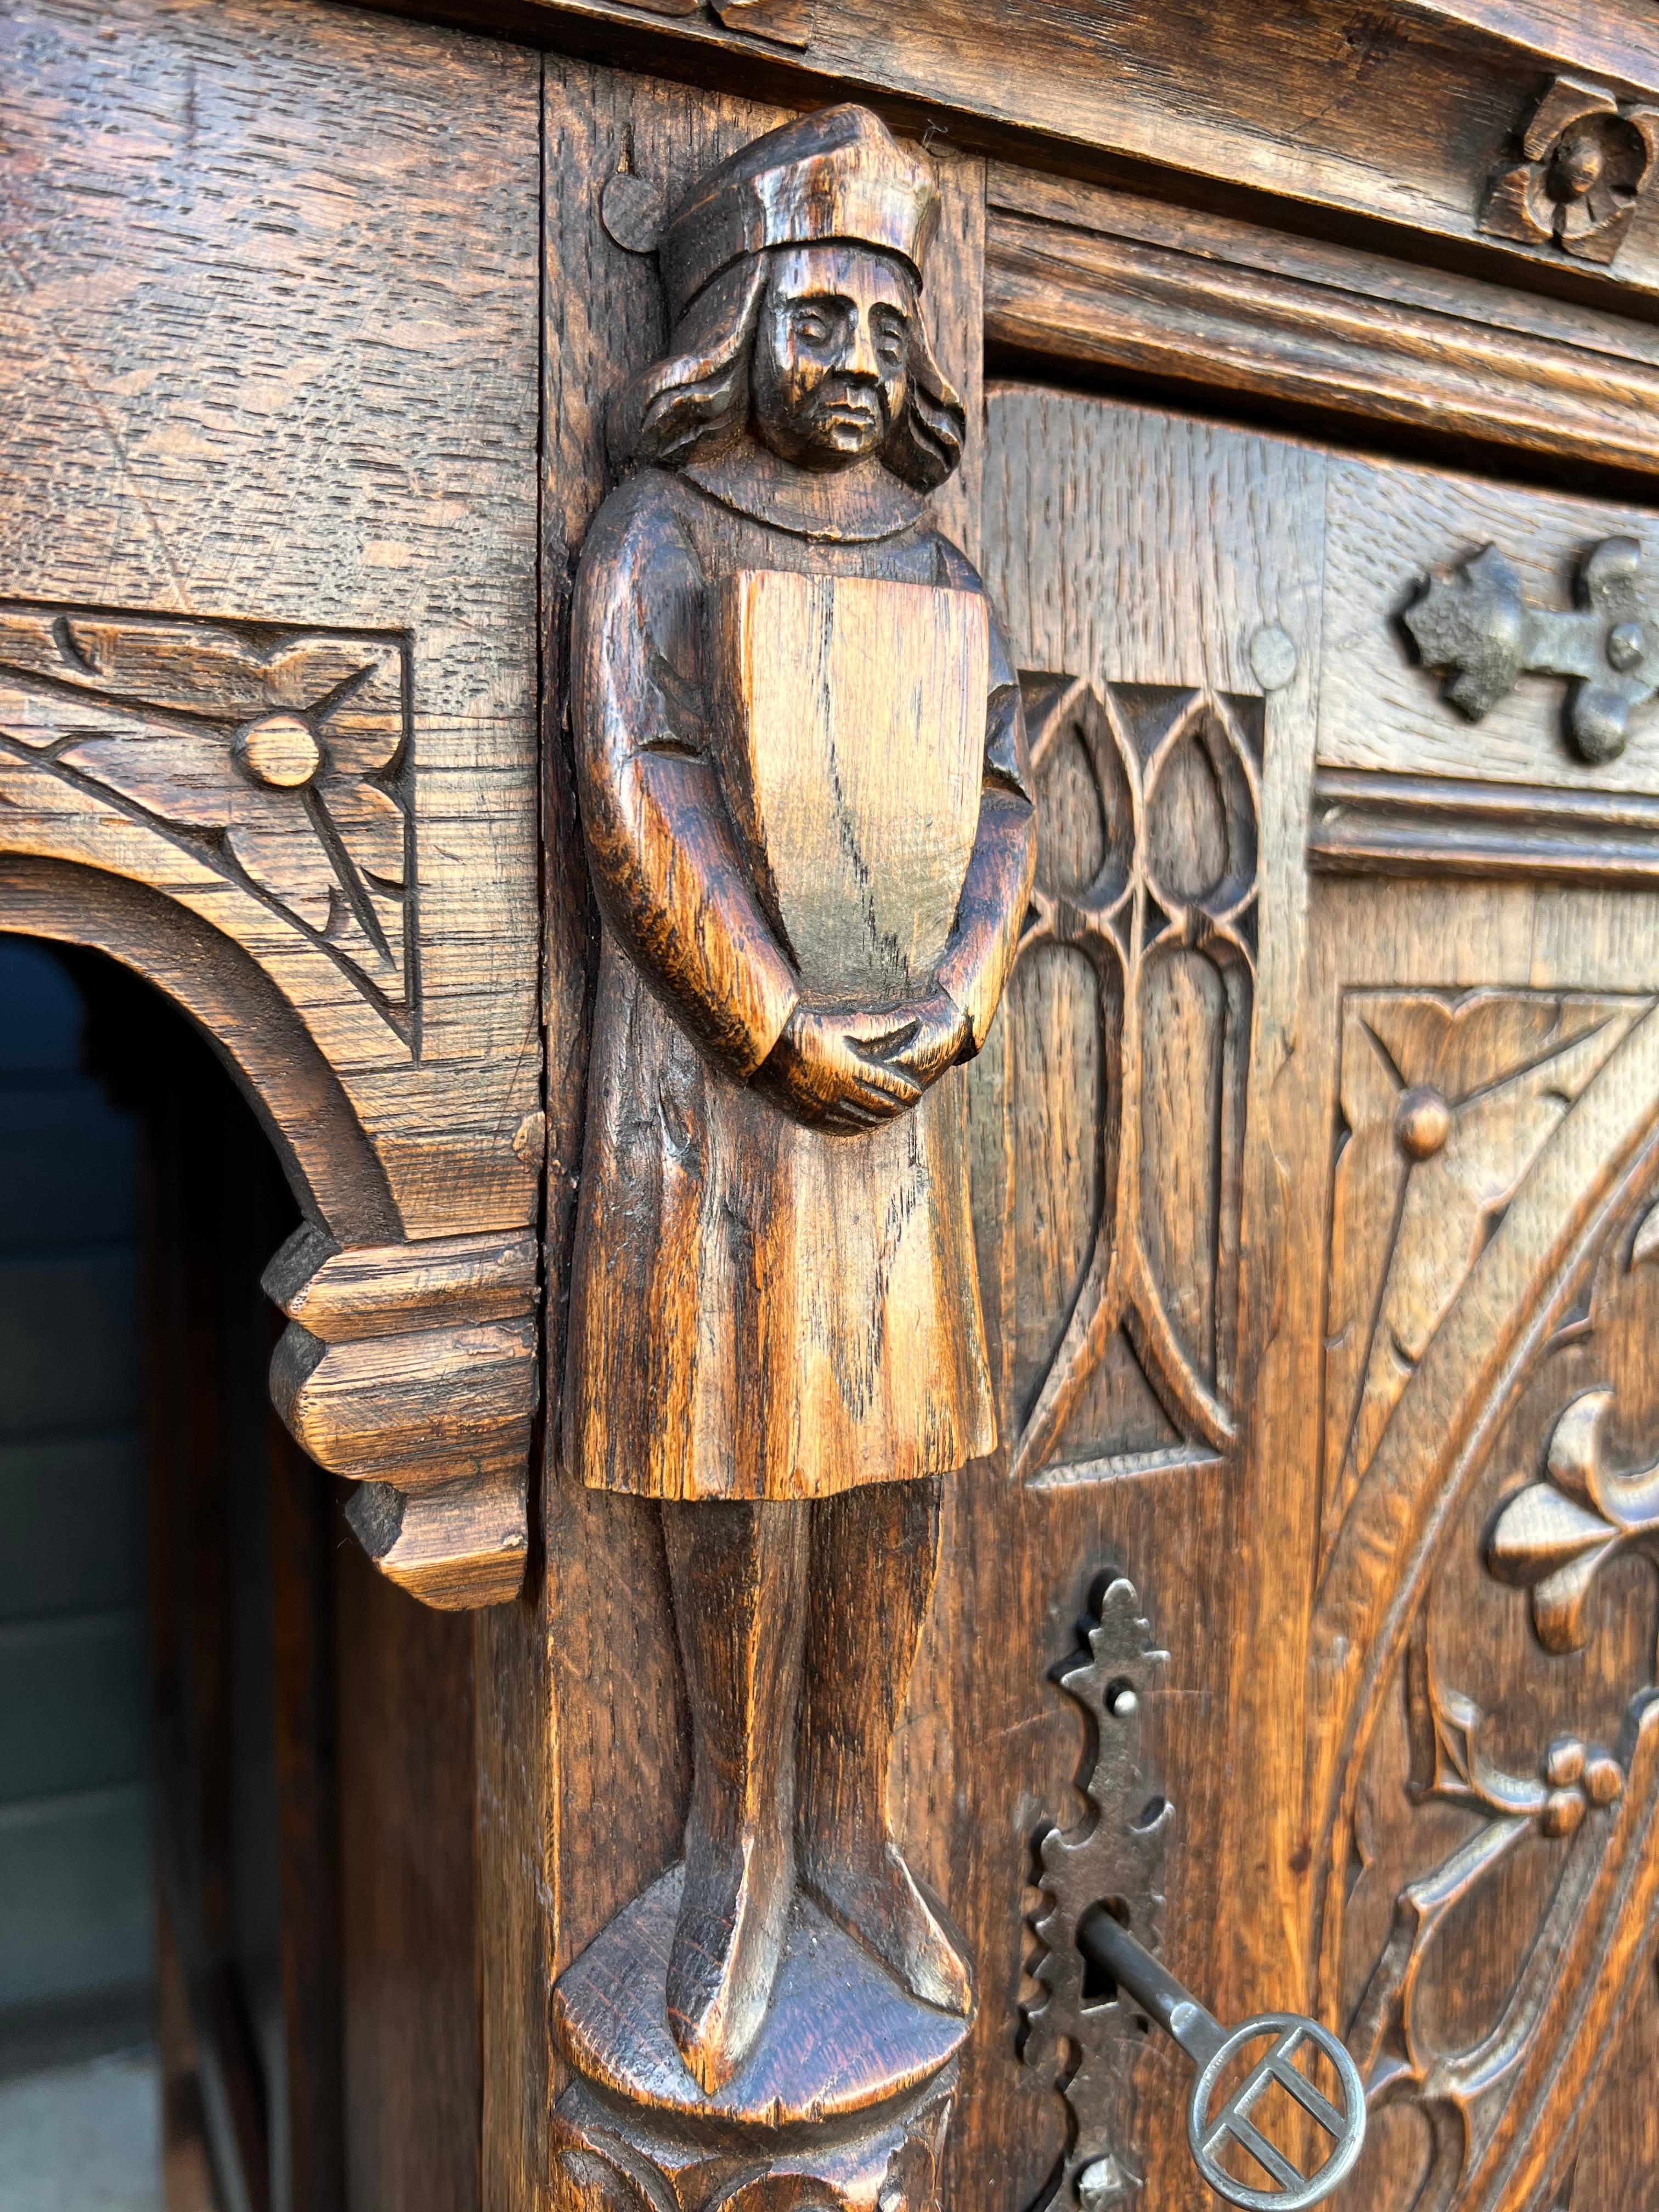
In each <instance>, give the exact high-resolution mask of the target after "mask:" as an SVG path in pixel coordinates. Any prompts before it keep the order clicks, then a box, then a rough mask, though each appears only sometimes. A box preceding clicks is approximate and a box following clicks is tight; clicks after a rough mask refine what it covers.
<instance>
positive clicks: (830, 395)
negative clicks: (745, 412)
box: [751, 246, 916, 469]
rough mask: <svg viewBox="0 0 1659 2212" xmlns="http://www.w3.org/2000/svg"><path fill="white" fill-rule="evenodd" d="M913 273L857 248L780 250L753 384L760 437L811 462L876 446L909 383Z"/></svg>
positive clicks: (843, 458) (819, 465)
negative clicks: (911, 277)
mask: <svg viewBox="0 0 1659 2212" xmlns="http://www.w3.org/2000/svg"><path fill="white" fill-rule="evenodd" d="M915 311H916V301H915V286H914V285H913V283H912V282H911V279H910V277H909V276H908V274H907V272H906V271H905V270H903V269H902V268H901V267H900V266H899V264H897V263H896V262H894V261H890V260H889V259H888V258H887V257H886V256H885V255H884V254H880V253H877V252H872V251H870V250H868V249H866V248H863V247H860V246H791V247H789V248H787V250H785V251H783V252H779V253H776V254H775V255H774V257H773V259H772V264H771V268H770V270H769V278H768V283H767V290H766V298H765V301H764V303H763V306H762V308H761V318H760V326H759V328H758V330H757V332H756V336H755V359H754V374H753V381H752V386H751V395H752V404H753V409H754V427H755V433H756V435H757V437H758V438H759V439H760V440H761V441H762V442H763V444H765V445H768V446H769V447H771V448H772V450H773V452H774V453H780V454H781V455H782V457H783V458H784V459H785V460H787V461H794V462H796V463H797V464H798V465H799V466H801V467H803V468H813V469H835V468H844V467H845V466H846V465H847V464H848V462H849V461H856V460H860V459H863V457H864V456H865V455H866V453H877V452H878V451H879V450H880V448H881V447H883V446H884V444H885V443H886V441H887V434H888V432H889V430H890V428H892V426H893V424H894V423H895V422H896V421H897V419H898V416H899V413H900V411H901V410H902V408H903V406H904V404H905V400H906V398H907V397H908V386H909V380H910V319H911V317H912V316H913V315H914V314H915Z"/></svg>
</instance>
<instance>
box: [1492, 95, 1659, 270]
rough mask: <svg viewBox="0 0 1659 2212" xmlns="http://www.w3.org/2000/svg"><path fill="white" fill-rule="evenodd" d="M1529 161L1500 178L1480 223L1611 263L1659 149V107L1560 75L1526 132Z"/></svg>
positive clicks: (1498, 233) (1501, 234)
mask: <svg viewBox="0 0 1659 2212" xmlns="http://www.w3.org/2000/svg"><path fill="white" fill-rule="evenodd" d="M1521 151H1522V157H1523V158H1522V161H1520V162H1519V163H1518V164H1516V165H1514V166H1506V167H1504V168H1502V169H1500V170H1499V171H1498V173H1497V175H1496V176H1495V177H1494V178H1493V179H1492V186H1491V189H1490V191H1489V192H1488V194H1487V197H1486V206H1485V208H1484V209H1483V210H1481V215H1480V228H1481V229H1482V230H1484V231H1486V232H1488V233H1489V234H1491V235H1492V236H1493V237H1496V238H1512V239H1515V240H1518V241H1519V242H1520V243H1521V244H1522V245H1523V246H1547V245H1548V244H1549V242H1550V240H1552V239H1553V240H1554V241H1555V243H1556V244H1557V245H1558V246H1559V247H1560V248H1561V251H1562V252H1564V253H1571V254H1573V255H1575V256H1576V257H1577V258H1578V259H1579V260H1581V261H1599V262H1604V263H1605V262H1608V261H1611V260H1612V259H1613V256H1614V255H1615V254H1616V253H1617V252H1618V251H1619V248H1620V246H1621V245H1622V244H1623V243H1624V239H1625V233H1626V231H1627V230H1628V229H1629V228H1630V226H1631V220H1632V216H1634V215H1635V213H1636V203H1637V201H1638V199H1639V198H1640V197H1641V196H1642V194H1643V192H1644V191H1646V189H1647V187H1648V184H1649V182H1650V179H1651V177H1652V174H1653V164H1654V156H1655V154H1656V152H1659V109H1655V108H1651V107H1640V106H1620V103H1619V101H1618V100H1615V99H1614V97H1613V94H1611V93H1610V92H1604V91H1603V90H1602V89H1601V87H1600V86H1599V85H1593V84H1583V83H1581V82H1579V81H1578V79H1577V78H1576V77H1570V76H1559V77H1557V78H1556V79H1555V81H1554V82H1553V84H1552V85H1551V86H1550V88H1549V90H1548V91H1547V93H1546V94H1544V97H1543V99H1542V100H1540V102H1539V103H1538V106H1537V107H1536V108H1535V109H1534V111H1533V114H1532V117H1531V118H1530V120H1529V121H1528V125H1527V127H1526V129H1525V131H1523V132H1522V137H1521Z"/></svg>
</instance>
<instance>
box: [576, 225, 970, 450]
mask: <svg viewBox="0 0 1659 2212" xmlns="http://www.w3.org/2000/svg"><path fill="white" fill-rule="evenodd" d="M766 282H767V256H766V255H765V254H764V253H752V254H747V255H745V256H744V258H743V259H742V260H741V261H738V262H735V263H733V264H732V267H731V268H730V269H726V270H722V271H721V273H720V275H719V276H716V277H714V279H713V281H712V282H711V283H708V284H705V285H704V287H703V289H702V291H701V292H699V293H698V295H697V296H696V299H695V300H693V301H692V302H691V304H690V307H687V309H686V311H685V313H684V315H682V316H681V318H680V319H679V322H678V325H677V326H676V328H675V331H674V337H673V351H672V352H671V354H670V355H669V356H668V357H667V358H666V359H665V360H664V361H659V362H654V363H653V365H652V367H651V368H647V369H645V370H643V371H641V374H639V375H638V376H636V377H635V379H634V381H633V382H632V383H631V384H630V385H629V386H628V388H627V389H626V391H624V392H623V393H622V394H621V395H620V396H619V398H618V399H617V404H616V408H615V411H614V413H613V414H612V416H611V455H612V459H614V460H615V461H616V463H617V465H618V466H619V467H624V468H625V467H628V466H630V465H633V464H635V463H637V462H652V463H654V464H655V465H657V466H658V467H659V468H670V469H672V468H678V467H680V466H682V465H684V463H685V462H687V461H689V460H690V459H693V458H694V456H695V455H696V453H699V452H701V451H702V449H703V448H704V447H708V446H714V445H718V444H720V442H721V441H724V440H725V439H726V438H727V437H729V436H731V435H732V433H733V432H735V431H738V430H741V429H742V428H744V426H745V425H746V424H747V422H748V420H749V371H750V361H751V359H752V357H753V355H754V349H755V332H756V330H757V326H758V325H759V322H760V312H761V303H762V301H763V300H764V298H765V296H766ZM909 331H910V378H909V384H908V398H907V399H906V402H905V405H904V407H903V409H902V412H901V413H900V415H899V416H898V419H897V421H896V422H895V423H894V424H893V426H892V428H891V429H890V431H889V432H888V435H887V442H886V444H885V445H884V447H883V448H882V452H881V458H882V459H883V460H884V462H885V463H886V465H887V466H888V467H889V468H890V470H891V471H892V472H893V474H894V475H895V476H896V477H902V479H903V481H904V482H905V483H908V484H912V485H914V486H915V489H917V490H918V491H932V489H933V487H934V485H935V484H940V483H944V481H945V477H948V476H949V475H950V473H951V470H952V469H954V468H955V467H956V465H957V462H958V461H959V460H960V459H962V440H963V430H964V428H965V426H966V422H967V417H966V415H965V414H964V412H963V404H962V402H961V400H960V399H959V398H957V395H956V393H955V392H953V391H952V390H951V386H950V384H949V383H948V382H947V381H946V380H945V374H944V372H943V371H942V370H941V369H940V368H939V363H938V362H936V361H935V360H934V358H933V349H932V348H931V347H930V346H929V344H928V343H927V333H926V332H925V331H924V330H923V329H922V325H921V315H920V314H919V313H916V312H915V311H914V310H913V312H912V313H911V315H910V317H909Z"/></svg>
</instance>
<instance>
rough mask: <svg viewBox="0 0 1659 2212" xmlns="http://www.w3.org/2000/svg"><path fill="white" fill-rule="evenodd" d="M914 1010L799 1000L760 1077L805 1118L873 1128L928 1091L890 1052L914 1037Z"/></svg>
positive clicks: (760, 1082)
mask: <svg viewBox="0 0 1659 2212" xmlns="http://www.w3.org/2000/svg"><path fill="white" fill-rule="evenodd" d="M909 1023H910V1016H909V1015H908V1014H893V1013H873V1014H870V1013H832V1012H826V1011H823V1010H821V1009H817V1008H813V1007H810V1006H797V1007H796V1009H795V1011H794V1012H793V1014H791V1015H790V1017H789V1020H788V1023H787V1026H786V1027H785V1030H784V1032H783V1035H782V1036H781V1037H780V1038H779V1039H778V1041H777V1042H776V1044H775V1045H774V1046H773V1048H772V1050H771V1053H770V1054H769V1057H768V1059H767V1060H766V1062H765V1064H764V1066H763V1067H762V1068H761V1070H760V1072H759V1073H758V1074H757V1076H756V1077H755V1082H756V1084H757V1086H758V1088H759V1089H761V1090H763V1091H766V1092H767V1093H768V1095H769V1097H773V1098H775V1100H776V1101H777V1103H779V1104H780V1105H781V1106H782V1107H784V1108H785V1109H787V1111H788V1112H789V1113H791V1114H793V1115H794V1116H795V1119H796V1120H797V1121H811V1122H817V1123H819V1124H821V1125H822V1126H823V1127H828V1128H831V1129H870V1128H873V1127H875V1126H876V1124H877V1123H878V1122H879V1121H890V1120H891V1119H892V1117H893V1115H895V1114H902V1113H903V1112H904V1111H905V1109H907V1108H908V1107H911V1106H914V1105H915V1103H916V1101H917V1099H918V1098H920V1097H921V1091H922V1085H921V1082H920V1081H919V1080H918V1079H917V1078H916V1077H915V1075H913V1074H912V1073H910V1072H909V1070H908V1068H907V1067H906V1066H904V1065H903V1064H902V1060H899V1059H887V1058H884V1056H883V1054H884V1050H885V1051H889V1052H890V1051H891V1049H892V1048H893V1046H894V1044H895V1043H896V1042H899V1041H900V1040H903V1041H904V1042H905V1043H906V1045H907V1047H908V1045H909V1044H910V1043H911V1042H912V1040H910V1039H909V1038H908V1036H907V1035H906V1032H907V1030H908V1028H909Z"/></svg>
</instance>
